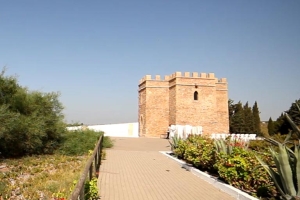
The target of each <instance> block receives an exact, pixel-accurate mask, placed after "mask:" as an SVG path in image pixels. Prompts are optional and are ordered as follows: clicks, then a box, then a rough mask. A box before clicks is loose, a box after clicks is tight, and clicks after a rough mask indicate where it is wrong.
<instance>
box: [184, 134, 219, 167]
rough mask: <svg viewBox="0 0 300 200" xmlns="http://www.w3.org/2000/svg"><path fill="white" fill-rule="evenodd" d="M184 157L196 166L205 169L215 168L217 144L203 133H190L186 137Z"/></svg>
mask: <svg viewBox="0 0 300 200" xmlns="http://www.w3.org/2000/svg"><path fill="white" fill-rule="evenodd" d="M186 143H187V144H186V145H187V146H186V149H185V152H184V159H185V160H186V161H187V162H189V163H192V164H193V165H194V166H195V167H197V168H200V169H203V170H213V166H214V163H215V159H214V155H215V153H214V152H215V146H214V143H213V140H212V139H210V138H206V137H203V136H201V135H190V136H189V137H188V138H187V139H186Z"/></svg>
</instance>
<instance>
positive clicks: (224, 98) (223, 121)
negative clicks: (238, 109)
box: [216, 78, 229, 133]
mask: <svg viewBox="0 0 300 200" xmlns="http://www.w3.org/2000/svg"><path fill="white" fill-rule="evenodd" d="M216 85H217V106H216V109H217V127H218V130H217V131H218V133H229V117H228V115H229V113H228V85H227V80H226V78H222V79H220V80H219V81H218V83H216Z"/></svg>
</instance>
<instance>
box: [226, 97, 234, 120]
mask: <svg viewBox="0 0 300 200" xmlns="http://www.w3.org/2000/svg"><path fill="white" fill-rule="evenodd" d="M234 109H235V104H234V101H233V100H232V99H229V100H228V113H229V121H230V120H231V119H232V117H233V115H234Z"/></svg>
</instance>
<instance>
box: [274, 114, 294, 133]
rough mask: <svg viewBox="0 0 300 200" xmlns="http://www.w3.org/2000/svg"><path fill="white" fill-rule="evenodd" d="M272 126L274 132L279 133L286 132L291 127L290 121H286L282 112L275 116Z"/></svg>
mask: <svg viewBox="0 0 300 200" xmlns="http://www.w3.org/2000/svg"><path fill="white" fill-rule="evenodd" d="M274 127H275V128H274V129H275V132H276V133H280V134H281V135H285V134H288V133H289V130H291V129H292V127H291V125H290V123H289V122H288V121H287V119H286V117H285V116H284V114H283V113H281V115H280V116H279V117H278V118H277V120H276V122H275V126H274Z"/></svg>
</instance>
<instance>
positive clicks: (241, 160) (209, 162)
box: [173, 135, 279, 199]
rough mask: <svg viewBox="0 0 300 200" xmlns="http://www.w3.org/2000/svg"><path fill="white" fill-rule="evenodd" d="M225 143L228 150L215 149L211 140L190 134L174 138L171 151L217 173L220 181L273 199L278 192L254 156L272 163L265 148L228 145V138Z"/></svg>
mask: <svg viewBox="0 0 300 200" xmlns="http://www.w3.org/2000/svg"><path fill="white" fill-rule="evenodd" d="M227 145H232V147H231V148H232V151H231V152H230V153H223V152H218V150H217V148H216V146H215V144H214V140H213V139H211V138H208V137H203V136H200V135H190V136H189V137H188V138H187V139H186V140H179V141H178V144H177V147H176V148H175V149H174V150H173V153H174V154H175V156H176V157H178V158H180V159H183V160H185V161H186V162H187V163H190V164H192V165H193V166H194V167H196V168H198V169H200V170H205V171H207V172H209V173H212V174H216V173H217V174H218V175H219V179H220V180H222V181H224V182H226V183H228V184H229V185H232V186H234V187H236V188H238V189H240V190H242V191H244V192H247V193H249V194H250V195H252V196H256V197H261V198H265V199H277V198H278V197H279V193H278V191H277V189H276V187H275V186H274V183H273V181H272V180H271V178H270V177H269V175H268V174H267V172H266V171H265V170H264V169H263V168H262V167H260V166H261V165H260V163H259V162H258V160H257V159H256V157H255V156H256V155H258V156H260V157H261V158H262V159H263V160H265V162H267V163H272V159H271V157H270V155H269V154H268V153H267V151H253V150H251V149H248V147H247V145H237V143H234V144H232V143H230V141H229V140H228V141H227ZM262 149H264V148H262Z"/></svg>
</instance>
